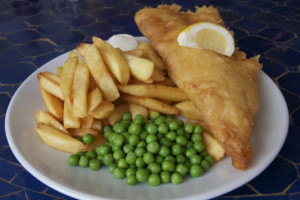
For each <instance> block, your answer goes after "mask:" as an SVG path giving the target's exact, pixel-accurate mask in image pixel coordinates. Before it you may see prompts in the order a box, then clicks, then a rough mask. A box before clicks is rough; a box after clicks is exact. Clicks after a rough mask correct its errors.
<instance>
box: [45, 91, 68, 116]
mask: <svg viewBox="0 0 300 200" xmlns="http://www.w3.org/2000/svg"><path fill="white" fill-rule="evenodd" d="M40 89H41V94H42V97H43V100H44V103H45V106H46V109H47V111H48V112H49V113H50V114H51V115H52V116H54V117H55V118H56V119H57V120H58V121H63V112H64V111H63V110H64V103H63V101H62V100H60V99H59V98H57V97H56V96H54V95H52V94H50V93H49V92H47V91H46V90H44V89H43V88H40Z"/></svg>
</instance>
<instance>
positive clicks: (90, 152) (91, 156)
mask: <svg viewBox="0 0 300 200" xmlns="http://www.w3.org/2000/svg"><path fill="white" fill-rule="evenodd" d="M85 156H86V157H88V158H89V159H94V158H97V154H96V153H95V152H94V151H88V152H86V153H85Z"/></svg>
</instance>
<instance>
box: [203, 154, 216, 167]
mask: <svg viewBox="0 0 300 200" xmlns="http://www.w3.org/2000/svg"><path fill="white" fill-rule="evenodd" d="M204 159H205V160H207V161H208V162H209V164H210V165H213V164H214V163H215V159H214V158H213V157H212V156H210V155H206V156H204Z"/></svg>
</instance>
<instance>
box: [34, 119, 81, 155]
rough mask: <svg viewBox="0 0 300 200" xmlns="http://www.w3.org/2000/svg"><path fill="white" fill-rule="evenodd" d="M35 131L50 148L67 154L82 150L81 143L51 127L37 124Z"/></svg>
mask: <svg viewBox="0 0 300 200" xmlns="http://www.w3.org/2000/svg"><path fill="white" fill-rule="evenodd" d="M35 130H36V132H37V134H38V135H39V137H40V138H41V139H42V140H43V142H44V143H45V144H46V145H48V146H50V147H52V148H55V149H58V150H61V151H65V152H69V153H77V152H78V151H80V150H82V149H83V148H84V144H83V143H82V142H80V141H79V140H77V139H75V138H73V137H72V136H69V135H66V134H64V133H63V132H61V131H59V130H57V129H55V128H53V127H51V126H48V125H44V124H38V125H37V127H36V128H35Z"/></svg>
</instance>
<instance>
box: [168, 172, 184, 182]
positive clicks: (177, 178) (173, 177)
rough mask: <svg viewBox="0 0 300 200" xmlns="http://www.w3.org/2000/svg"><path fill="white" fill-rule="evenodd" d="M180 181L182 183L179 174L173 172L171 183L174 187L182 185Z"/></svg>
mask: <svg viewBox="0 0 300 200" xmlns="http://www.w3.org/2000/svg"><path fill="white" fill-rule="evenodd" d="M182 181H183V177H182V175H181V174H180V173H177V172H175V173H173V174H172V175H171V182H172V183H173V184H174V185H178V184H180V183H182Z"/></svg>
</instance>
